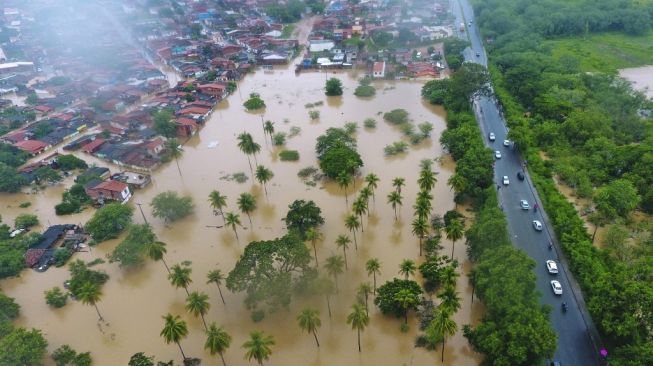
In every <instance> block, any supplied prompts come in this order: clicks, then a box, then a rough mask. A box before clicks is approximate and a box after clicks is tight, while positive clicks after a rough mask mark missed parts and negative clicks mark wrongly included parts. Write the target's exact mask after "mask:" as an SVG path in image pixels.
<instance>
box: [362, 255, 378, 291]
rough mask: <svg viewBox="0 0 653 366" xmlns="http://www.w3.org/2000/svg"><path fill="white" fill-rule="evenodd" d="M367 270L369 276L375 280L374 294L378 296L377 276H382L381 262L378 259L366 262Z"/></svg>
mask: <svg viewBox="0 0 653 366" xmlns="http://www.w3.org/2000/svg"><path fill="white" fill-rule="evenodd" d="M365 270H367V275H368V276H372V277H373V278H374V294H375V295H376V275H377V274H381V262H379V259H378V258H370V259H368V260H367V262H365Z"/></svg>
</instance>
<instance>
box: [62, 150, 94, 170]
mask: <svg viewBox="0 0 653 366" xmlns="http://www.w3.org/2000/svg"><path fill="white" fill-rule="evenodd" d="M57 164H59V169H61V170H64V171H67V170H74V169H86V168H88V165H87V164H86V162H85V161H84V160H82V159H80V158H78V157H76V156H75V155H70V154H68V155H59V157H57Z"/></svg>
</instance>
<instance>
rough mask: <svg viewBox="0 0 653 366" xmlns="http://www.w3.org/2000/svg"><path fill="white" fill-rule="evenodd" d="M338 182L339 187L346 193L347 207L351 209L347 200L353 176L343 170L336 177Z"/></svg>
mask: <svg viewBox="0 0 653 366" xmlns="http://www.w3.org/2000/svg"><path fill="white" fill-rule="evenodd" d="M336 182H338V186H339V187H340V188H342V190H343V191H344V192H345V205H346V206H347V207H349V201H348V199H347V188H348V187H349V185H350V184H351V182H352V177H351V175H349V174H348V173H347V172H346V171H344V170H343V171H341V172H340V174H338V176H337V177H336Z"/></svg>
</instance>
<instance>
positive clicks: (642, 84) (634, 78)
mask: <svg viewBox="0 0 653 366" xmlns="http://www.w3.org/2000/svg"><path fill="white" fill-rule="evenodd" d="M619 75H620V76H621V77H622V78H625V79H627V80H628V81H630V82H631V83H633V88H635V89H636V90H639V91H641V92H643V93H644V94H646V96H647V97H649V98H653V65H652V66H642V67H633V68H629V69H621V70H619Z"/></svg>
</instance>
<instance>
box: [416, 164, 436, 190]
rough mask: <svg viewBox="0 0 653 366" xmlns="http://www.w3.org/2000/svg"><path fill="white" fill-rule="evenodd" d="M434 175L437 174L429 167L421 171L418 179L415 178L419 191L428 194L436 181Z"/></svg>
mask: <svg viewBox="0 0 653 366" xmlns="http://www.w3.org/2000/svg"><path fill="white" fill-rule="evenodd" d="M436 174H437V173H435V172H434V171H432V170H431V167H429V168H427V169H422V170H421V171H420V172H419V178H417V184H418V185H419V188H420V190H422V191H427V192H430V191H431V189H433V187H434V186H435V183H436V182H437V181H438V180H437V179H436V178H435V176H436Z"/></svg>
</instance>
